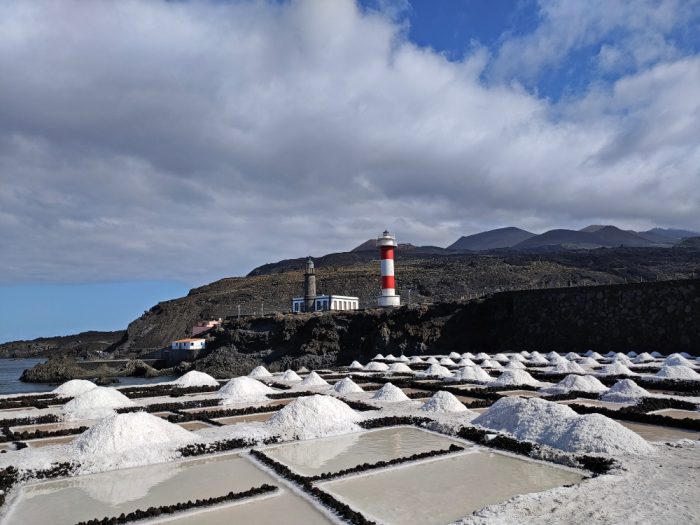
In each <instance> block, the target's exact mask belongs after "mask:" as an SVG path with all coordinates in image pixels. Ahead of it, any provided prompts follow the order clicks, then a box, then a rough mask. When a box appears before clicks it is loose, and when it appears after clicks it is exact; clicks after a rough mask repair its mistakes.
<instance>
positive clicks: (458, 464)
mask: <svg viewBox="0 0 700 525" xmlns="http://www.w3.org/2000/svg"><path fill="white" fill-rule="evenodd" d="M582 478H583V476H582V475H581V474H579V473H577V472H573V471H570V470H566V469H562V468H558V467H553V466H549V465H544V464H541V463H536V462H533V461H527V460H523V459H519V458H514V457H511V456H506V455H503V454H493V453H489V452H486V451H474V452H470V453H465V454H458V455H454V456H447V457H444V458H439V459H435V460H432V461H427V462H424V463H419V464H414V465H404V466H399V467H397V468H393V469H389V470H384V471H381V472H377V473H374V474H368V475H356V476H351V477H348V478H344V479H339V480H336V481H330V482H326V483H322V484H320V485H319V487H320V488H322V489H324V490H326V491H328V492H330V493H331V494H333V495H335V496H336V497H337V498H338V499H340V500H341V501H343V502H345V503H347V504H349V505H350V506H351V507H353V508H355V509H357V510H359V511H360V512H362V513H363V514H365V516H366V517H367V518H369V519H376V520H381V521H384V522H386V523H401V524H408V525H414V524H415V525H428V524H432V523H435V524H437V523H441V524H444V523H449V522H451V521H454V520H456V519H459V518H461V517H464V516H467V515H469V514H471V513H472V512H474V511H475V510H478V509H480V508H483V507H485V506H487V505H491V504H494V503H499V502H502V501H505V500H507V499H509V498H511V497H512V496H515V495H517V494H526V493H531V492H541V491H543V490H548V489H551V488H554V487H558V486H561V485H567V484H571V483H576V482H578V481H580V480H581V479H582Z"/></svg>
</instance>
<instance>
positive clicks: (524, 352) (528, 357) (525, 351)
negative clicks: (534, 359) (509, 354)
mask: <svg viewBox="0 0 700 525" xmlns="http://www.w3.org/2000/svg"><path fill="white" fill-rule="evenodd" d="M520 355H521V356H523V357H524V358H525V359H530V356H531V355H532V354H531V353H530V352H528V351H527V350H523V351H522V352H520Z"/></svg>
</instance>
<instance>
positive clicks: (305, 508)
mask: <svg viewBox="0 0 700 525" xmlns="http://www.w3.org/2000/svg"><path fill="white" fill-rule="evenodd" d="M167 523H169V524H170V523H172V524H177V525H233V524H239V523H240V524H241V525H243V524H255V525H281V524H284V525H327V524H330V523H333V522H332V521H330V520H329V519H328V518H326V517H325V516H324V515H323V514H321V512H320V511H318V510H316V509H315V508H314V507H313V506H312V505H311V504H310V503H308V502H307V501H306V500H304V499H302V498H301V497H299V496H297V495H295V494H293V493H291V492H289V491H288V490H286V489H282V490H281V491H280V494H278V495H275V496H271V497H269V498H264V499H255V500H252V501H249V502H247V503H239V504H237V505H227V506H223V507H218V508H212V509H211V510H207V511H204V512H197V513H193V514H189V515H186V516H182V517H180V518H175V519H172V520H168V521H167Z"/></svg>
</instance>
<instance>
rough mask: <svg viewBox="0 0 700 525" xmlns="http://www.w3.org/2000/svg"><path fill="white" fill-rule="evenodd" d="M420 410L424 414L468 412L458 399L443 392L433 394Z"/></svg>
mask: <svg viewBox="0 0 700 525" xmlns="http://www.w3.org/2000/svg"><path fill="white" fill-rule="evenodd" d="M420 409H421V410H425V411H426V412H468V411H469V410H468V409H467V407H465V406H464V405H463V404H462V403H461V402H460V401H459V399H457V398H456V397H455V396H453V395H452V394H450V393H449V392H445V391H444V390H439V391H437V392H435V393H434V394H433V396H432V397H431V398H430V399H428V400H427V401H426V402H425V403H424V404H423V406H422V407H420Z"/></svg>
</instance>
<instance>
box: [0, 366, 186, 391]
mask: <svg viewBox="0 0 700 525" xmlns="http://www.w3.org/2000/svg"><path fill="white" fill-rule="evenodd" d="M44 361H46V359H45V358H40V357H38V358H27V359H0V395H7V394H23V393H28V392H49V391H50V390H53V389H54V388H56V386H57V385H55V384H49V383H23V382H22V381H20V380H19V378H20V376H21V375H22V372H24V370H26V369H27V368H31V367H33V366H34V365H37V364H39V363H43V362H44ZM175 378H176V377H175V376H161V377H122V376H120V377H117V379H118V380H119V383H114V385H112V386H119V385H143V384H148V383H163V382H165V381H172V380H173V379H175Z"/></svg>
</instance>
